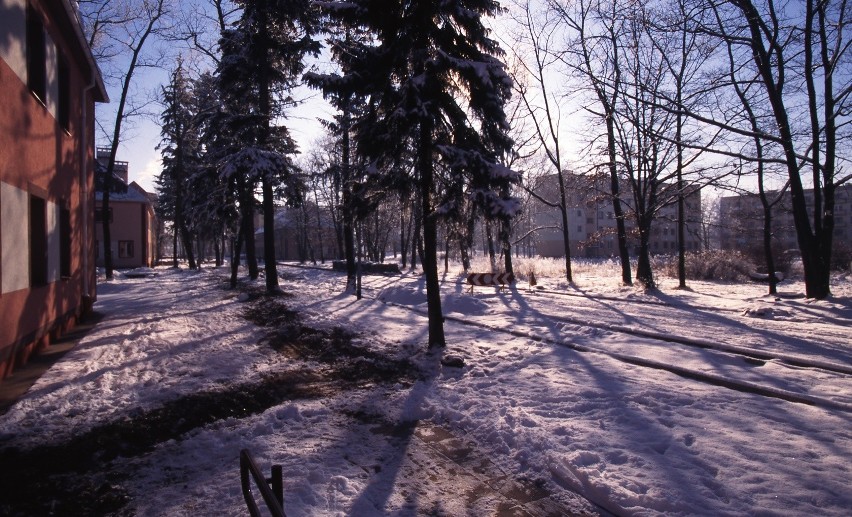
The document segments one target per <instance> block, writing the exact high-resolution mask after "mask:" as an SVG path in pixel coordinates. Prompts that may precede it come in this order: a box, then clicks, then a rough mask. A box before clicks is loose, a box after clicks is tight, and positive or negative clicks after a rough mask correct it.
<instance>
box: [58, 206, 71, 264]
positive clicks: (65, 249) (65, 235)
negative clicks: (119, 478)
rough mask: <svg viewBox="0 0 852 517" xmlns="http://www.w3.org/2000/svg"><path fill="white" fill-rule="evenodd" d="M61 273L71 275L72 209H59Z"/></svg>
mask: <svg viewBox="0 0 852 517" xmlns="http://www.w3.org/2000/svg"><path fill="white" fill-rule="evenodd" d="M59 275H60V276H62V277H65V278H70V277H71V211H70V210H68V209H66V208H62V209H60V210H59Z"/></svg>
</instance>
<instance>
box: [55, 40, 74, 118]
mask: <svg viewBox="0 0 852 517" xmlns="http://www.w3.org/2000/svg"><path fill="white" fill-rule="evenodd" d="M58 74H59V99H57V101H58V106H57V113H56V121H57V122H59V125H60V126H62V129H64V130H65V131H69V130H70V129H71V85H70V73H69V72H68V63H67V62H66V61H65V58H64V57H63V56H61V55H60V56H59V62H58Z"/></svg>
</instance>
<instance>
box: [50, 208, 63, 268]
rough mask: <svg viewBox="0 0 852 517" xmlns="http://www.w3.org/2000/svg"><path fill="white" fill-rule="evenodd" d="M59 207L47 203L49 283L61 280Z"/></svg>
mask: <svg viewBox="0 0 852 517" xmlns="http://www.w3.org/2000/svg"><path fill="white" fill-rule="evenodd" d="M59 220H60V215H59V205H56V204H54V203H51V202H49V201H48V202H47V283H51V282H56V281H58V280H59V278H60V273H61V271H60V267H61V265H60V253H61V252H60V246H61V243H62V240H61V239H60V238H59Z"/></svg>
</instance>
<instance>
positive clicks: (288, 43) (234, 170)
mask: <svg viewBox="0 0 852 517" xmlns="http://www.w3.org/2000/svg"><path fill="white" fill-rule="evenodd" d="M236 3H237V4H239V5H240V6H241V7H242V15H241V16H240V19H239V20H238V21H237V22H236V23H235V25H234V27H232V28H230V29H228V30H226V31H224V33H223V36H222V39H221V40H220V47H221V49H222V60H221V62H220V63H219V67H218V70H217V72H218V78H219V85H220V89H221V91H222V92H223V94H224V95H225V96H226V97H228V98H229V100H230V102H228V101H226V105H228V106H231V107H233V106H239V107H240V109H239V110H238V111H237V110H235V111H230V112H229V113H228V126H229V133H230V134H231V136H232V137H233V138H234V139H235V142H236V143H237V144H238V147H235V148H234V149H233V152H232V153H231V154H229V155H228V156H226V157H225V159H224V161H223V164H222V172H223V174H224V175H225V177H228V178H230V177H239V178H241V180H242V182H244V183H245V184H247V185H251V184H254V183H255V182H259V183H260V185H261V192H262V197H263V226H264V262H265V272H266V289H267V292H276V291H278V290H279V287H278V273H277V270H276V266H275V239H274V238H275V227H274V220H275V219H274V218H275V205H274V198H275V195H276V189H277V190H278V193H279V194H284V195H286V193H288V192H289V194H291V196H292V195H294V194H295V189H296V188H297V185H298V178H297V174H296V172H297V170H298V169H297V168H296V166H295V164H294V163H293V161H292V159H291V157H292V155H293V154H294V153H295V152H296V144H295V142H294V141H293V139H292V138H291V137H290V134H289V131H288V129H287V128H286V127H285V126H275V125H274V121H275V120H277V119H278V118H279V117H282V116H283V115H284V108H285V106H287V105H288V104H291V103H292V101H293V100H292V98H291V97H290V95H289V92H290V91H291V90H292V89H293V88H295V86H296V85H297V82H298V80H299V78H300V76H301V74H302V72H303V70H304V62H303V58H304V56H305V55H306V54H308V53H314V54H316V53H317V52H318V51H319V44H318V43H317V42H316V41H314V40H313V39H312V35H313V33H314V31H315V20H314V17H313V9H312V7H311V2H309V1H306V0H301V1H284V0H260V1H255V2H252V1H248V0H240V1H238V2H236ZM238 181H239V180H238ZM282 186H283V187H284V188H283V189H282V188H281V187H282ZM247 192H250V190H249V188H248V186H246V188H245V189H243V193H244V195H243V199H242V204H244V205H247V204H248V203H249V202H250V199H249V196H247V195H246V194H245V193H247ZM245 208H248V207H245ZM246 215H247V214H246V212H245V211H244V212H243V217H244V219H245V217H246ZM243 237H244V239H245V240H248V239H251V238H252V237H253V236H252V234H248V233H245V229H244V236H243Z"/></svg>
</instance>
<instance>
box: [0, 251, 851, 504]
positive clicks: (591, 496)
mask: <svg viewBox="0 0 852 517" xmlns="http://www.w3.org/2000/svg"><path fill="white" fill-rule="evenodd" d="M279 270H280V271H281V273H282V274H283V275H284V276H283V278H284V280H283V281H282V287H283V288H284V290H285V291H286V292H287V293H291V294H292V297H290V298H285V299H284V301H285V302H286V304H287V305H288V306H290V307H292V308H296V309H298V310H299V311H300V312H301V313H302V315H303V317H304V318H305V320H306V323H307V324H309V325H311V326H313V327H315V328H332V327H335V326H342V327H344V328H346V329H348V330H350V331H353V332H356V333H357V334H358V337H357V338H356V341H357V344H358V345H359V346H366V347H370V348H371V349H374V350H375V351H377V352H381V353H382V354H384V355H389V356H392V357H405V358H410V359H411V360H412V361H413V362H414V363H415V364H417V365H418V366H419V368H420V369H421V371H423V372H425V374H424V375H422V376H421V377H420V378H418V379H417V380H414V381H412V382H402V381H399V382H394V383H381V382H374V383H370V384H367V385H361V386H359V387H358V388H356V389H347V390H328V391H327V392H325V393H324V394H323V396H313V397H301V398H300V397H296V398H293V399H288V400H284V401H282V402H281V403H279V404H275V405H273V406H271V407H269V408H268V409H267V410H265V411H263V412H260V413H257V414H254V415H252V416H248V417H242V418H237V417H228V418H224V419H220V420H217V421H215V422H214V423H211V424H208V425H206V426H203V427H200V428H197V429H194V430H192V431H190V432H187V433H185V434H183V435H181V436H179V437H176V438H175V439H171V440H168V441H166V442H163V443H159V444H157V445H156V446H155V447H154V448H153V450H152V451H150V452H147V453H143V454H138V455H135V456H131V457H118V458H116V459H114V460H112V461H111V463H110V464H109V466H108V470H110V471H111V472H112V473H113V474H115V473H118V474H120V475H121V476H122V479H123V480H124V481H122V484H123V485H124V487H125V488H126V489H127V490H128V491H129V493H130V495H131V496H132V501H131V503H130V505H131V507H132V509H133V511H135V513H136V514H137V515H188V514H202V515H205V514H206V515H214V514H215V515H244V514H245V513H246V510H245V503H244V501H243V499H242V494H241V491H240V484H239V451H240V449H243V448H248V449H249V450H251V452H252V454H253V455H254V456H255V458H256V460H257V461H258V463H259V464H261V465H262V468H263V469H264V470H267V471H268V469H269V466H270V465H271V464H273V463H274V464H280V465H282V467H283V474H284V487H285V489H284V497H285V505H284V506H285V511H286V512H287V515H290V516H304V515H359V516H362V515H366V516H369V515H426V514H429V515H432V514H439V515H489V514H490V515H493V514H495V513H497V511H498V510H499V509H500V508H504V507H501V506H500V505H501V504H505V503H506V499H505V497H504V496H505V494H507V493H508V491H507V490H504V489H503V488H501V485H500V483H503V482H507V481H506V480H512V481H513V482H517V483H521V484H523V483H531V484H532V485H534V486H535V487H538V488H539V489H540V490H542V493H543V494H546V495H547V497H548V498H549V500H550V501H551V502H552V503H553V504H557V505H559V506H558V507H559V508H561V509H567V510H568V511H573V512H576V513H579V514H588V513H595V512H606V511H609V512H612V513H614V514H618V515H656V514H669V515H743V514H772V515H808V514H814V515H838V516H840V515H848V514H849V512H850V509H852V491H850V489H849V479H850V478H852V473H850V466H849V459H850V458H852V348H850V342H852V339H850V338H852V331H850V322H852V280H850V277H849V276H846V277H839V278H836V279H835V281H834V283H833V285H832V291H833V293H834V297H833V298H831V299H829V300H824V301H814V300H807V299H804V298H802V297H800V296H798V293H801V292H803V288H802V286H801V284H800V283H798V284H797V283H796V282H793V281H785V282H784V283H782V284H780V285H779V295H778V296H776V297H769V296H766V295H765V290H766V286H765V285H763V284H743V285H735V284H719V283H710V282H690V283H689V285H690V289H689V290H677V289H674V288H673V286H674V285H675V284H674V283H673V282H672V281H671V280H670V279H662V280H660V282H661V284H662V289H661V290H660V291H659V292H657V293H645V292H642V291H640V290H637V289H634V288H630V287H624V286H620V285H618V283H617V278H618V274H612V273H611V272H603V273H601V274H596V273H594V272H591V273H590V272H575V278H576V280H577V283H576V284H575V285H573V286H568V285H565V284H564V281H560V280H559V279H558V278H555V277H548V276H547V273H546V271H544V268H540V269H539V270H537V271H536V275H537V276H538V277H539V282H540V284H544V285H547V286H548V288H547V289H539V290H536V291H534V292H528V291H527V289H526V285H525V283H524V282H523V281H519V282H518V284H517V285H516V286H515V288H514V289H511V290H508V291H507V292H504V293H497V292H495V290H494V289H493V288H483V287H477V288H475V289H474V291H473V292H472V293H470V292H469V291H468V289H469V286H467V285H465V284H463V278H464V276H463V275H461V274H452V273H451V274H447V275H445V276H444V277H443V282H442V303H443V309H444V313H445V315H446V318H447V319H446V323H445V329H446V334H447V340H448V349H447V351H446V352H445V354H446V355H453V356H458V357H461V358H462V359H463V360H464V366H463V367H461V368H452V367H446V366H444V367H442V366H441V364H440V354H439V353H430V352H428V351H427V350H425V347H424V343H425V342H426V339H427V328H426V323H425V321H426V320H425V313H426V304H425V294H424V281H423V277H422V276H421V275H418V274H414V273H406V274H402V275H398V276H365V277H364V279H363V282H364V293H365V298H364V299H363V300H361V301H356V300H355V299H354V297H352V296H347V295H344V294H342V293H341V289H342V288H343V286H344V284H345V281H344V279H343V277H341V276H340V275H339V274H337V273H333V272H331V271H329V270H318V269H306V268H298V267H295V265H286V266H285V265H282V266H281V267H280V268H279ZM519 271H522V270H520V269H519ZM226 274H227V273H226V269H222V270H220V271H217V270H204V271H202V272H186V271H176V270H171V269H157V275H156V276H147V277H143V278H120V279H117V280H114V281H112V282H108V283H102V284H101V285H100V286H99V291H98V292H99V295H98V303H97V305H96V310H98V311H101V312H103V313H105V314H106V317H105V318H104V319H103V321H101V322H100V323H99V324H98V325H97V327H96V328H95V329H94V330H93V331H92V332H91V333H90V334H88V335H87V336H86V337H85V338H84V339H83V340H82V342H81V343H80V344H79V345H78V346H77V347H76V348H75V349H74V350H72V351H71V352H69V353H68V354H67V355H66V356H65V357H64V358H63V359H62V360H61V361H60V362H59V363H57V364H56V365H55V366H54V367H53V368H51V369H50V370H49V371H48V372H47V373H46V374H45V375H44V376H43V377H42V378H41V379H40V380H39V381H38V382H37V383H36V384H35V385H34V386H33V387H32V388H31V389H30V391H29V392H28V393H27V394H26V395H25V396H24V397H23V398H22V399H21V400H20V401H19V402H18V403H17V404H16V405H15V406H13V407H12V408H11V409H10V410H9V412H7V413H6V414H5V415H2V416H0V447H32V446H37V445H39V444H45V443H61V442H62V441H63V440H66V439H69V438H70V437H72V436H75V435H80V434H82V433H84V432H86V431H88V430H90V429H93V428H97V427H98V426H101V425H104V424H106V423H109V422H112V421H116V420H119V419H123V418H132V417H133V415H136V414H139V413H140V412H144V411H147V410H150V409H153V408H157V407H160V406H162V405H163V404H164V403H166V402H168V401H173V400H176V399H179V398H181V397H187V396H190V395H192V394H195V393H199V392H204V391H212V390H216V389H219V390H221V389H227V388H228V387H230V386H233V385H234V384H239V383H250V382H253V381H257V380H258V379H260V378H262V377H263V376H264V375H271V374H282V373H283V374H285V375H293V376H296V375H298V374H299V372H305V371H317V370H321V368H320V367H318V366H317V364H316V363H314V362H311V361H308V360H305V359H296V358H293V357H290V356H288V355H287V354H283V353H279V352H276V351H275V350H273V348H272V347H270V346H268V344H266V343H265V340H264V336H265V335H266V334H267V332H268V329H264V328H260V327H258V326H256V325H254V324H252V323H250V322H248V321H247V320H245V319H243V318H242V317H241V314H242V313H243V311H244V310H245V308H246V306H247V304H248V303H250V302H249V300H251V299H252V297H251V296H245V295H240V293H237V292H234V291H228V290H225V289H224V286H225V282H224V280H223V278H224V276H225V275H226ZM521 276H522V275H521ZM260 286H262V281H261V283H260V284H259V285H258V287H260ZM661 338H664V339H665V340H663V339H661ZM460 451H461V452H460ZM462 452H464V454H462ZM466 454H469V455H466ZM459 458H461V459H459ZM484 485H485V488H483V486H484ZM576 494H579V496H578V495H576ZM521 502H522V503H524V504H525V505H526V506H524V508H525V509H526V511H528V512H530V514H532V515H536V514H541V515H544V514H546V513H545V512H544V511H541V512H538V513H537V512H536V508H540V507H536V506H535V504H539V503H540V502H541V500H538V501H537V502H529V503H525V502H524V501H521Z"/></svg>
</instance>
